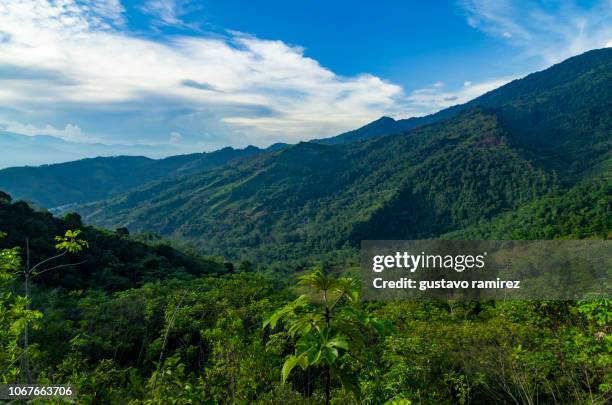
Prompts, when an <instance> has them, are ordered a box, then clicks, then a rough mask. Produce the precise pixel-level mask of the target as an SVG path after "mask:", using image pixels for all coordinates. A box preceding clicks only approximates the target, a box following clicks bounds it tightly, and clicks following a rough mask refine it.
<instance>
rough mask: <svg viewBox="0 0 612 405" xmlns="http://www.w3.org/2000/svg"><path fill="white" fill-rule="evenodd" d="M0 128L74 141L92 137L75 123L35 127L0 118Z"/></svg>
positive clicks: (88, 139)
mask: <svg viewBox="0 0 612 405" xmlns="http://www.w3.org/2000/svg"><path fill="white" fill-rule="evenodd" d="M0 128H2V130H4V131H7V132H13V133H15V134H21V135H27V136H35V135H51V136H55V137H58V138H62V139H65V140H67V141H76V142H91V141H94V139H92V138H90V137H88V136H87V135H86V134H84V133H83V131H82V130H81V128H79V127H78V126H77V125H73V124H66V126H65V127H64V128H63V129H62V128H55V127H54V126H53V125H49V124H47V125H45V126H44V127H40V128H39V127H37V126H35V125H32V124H24V123H21V122H17V121H12V120H4V119H0Z"/></svg>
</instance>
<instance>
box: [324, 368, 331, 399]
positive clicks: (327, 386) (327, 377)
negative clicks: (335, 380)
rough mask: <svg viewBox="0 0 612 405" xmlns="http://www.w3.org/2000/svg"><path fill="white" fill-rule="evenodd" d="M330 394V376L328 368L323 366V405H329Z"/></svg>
mask: <svg viewBox="0 0 612 405" xmlns="http://www.w3.org/2000/svg"><path fill="white" fill-rule="evenodd" d="M330 394H331V374H330V371H329V366H325V405H329V399H330V396H331V395H330Z"/></svg>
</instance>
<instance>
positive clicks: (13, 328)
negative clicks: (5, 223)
mask: <svg viewBox="0 0 612 405" xmlns="http://www.w3.org/2000/svg"><path fill="white" fill-rule="evenodd" d="M5 235H6V234H4V233H2V232H0V238H3V237H4V236H5ZM20 266H21V259H20V257H19V249H18V248H13V249H2V250H0V291H1V292H0V382H2V383H5V384H6V383H10V382H13V383H14V382H17V381H18V379H19V376H20V374H21V369H20V368H19V360H20V359H22V358H23V357H24V356H25V355H26V354H27V353H26V351H25V350H24V349H23V348H21V347H20V345H19V341H20V339H21V336H22V334H23V333H24V331H25V329H26V326H27V325H28V324H30V323H32V322H34V321H35V320H37V319H39V318H40V317H41V316H42V314H41V313H40V312H38V311H32V310H29V309H28V307H27V299H26V298H25V297H23V296H19V295H14V294H12V293H11V292H9V291H8V286H9V284H10V283H11V282H12V281H13V280H14V278H15V275H16V274H17V272H18V271H19V268H20Z"/></svg>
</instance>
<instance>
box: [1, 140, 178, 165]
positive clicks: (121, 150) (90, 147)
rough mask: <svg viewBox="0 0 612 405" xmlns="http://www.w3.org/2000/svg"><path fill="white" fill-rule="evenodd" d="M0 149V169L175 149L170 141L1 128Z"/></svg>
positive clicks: (164, 153) (156, 153)
mask: <svg viewBox="0 0 612 405" xmlns="http://www.w3.org/2000/svg"><path fill="white" fill-rule="evenodd" d="M0 151H2V154H1V155H0V169H4V168H7V167H17V166H38V165H43V164H53V163H60V162H69V161H73V160H77V159H83V158H87V157H92V156H118V155H129V156H138V155H146V156H151V157H163V156H168V155H172V154H176V153H177V152H176V151H175V149H174V148H173V147H172V146H171V145H165V146H151V145H138V144H135V145H122V144H102V143H89V142H87V143H85V142H74V141H67V140H65V139H62V138H58V137H55V136H49V135H34V136H28V135H21V134H16V133H12V132H8V131H0Z"/></svg>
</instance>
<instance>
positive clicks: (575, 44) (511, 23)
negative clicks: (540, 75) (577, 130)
mask: <svg viewBox="0 0 612 405" xmlns="http://www.w3.org/2000/svg"><path fill="white" fill-rule="evenodd" d="M459 5H460V6H461V7H462V9H463V10H464V11H465V13H466V17H467V21H468V24H470V25H471V26H473V27H474V28H477V29H480V30H482V31H484V32H486V33H487V34H490V35H493V36H496V37H499V38H501V39H503V40H505V41H508V42H509V43H510V44H512V45H515V46H517V47H519V48H521V49H522V50H523V51H524V52H525V54H526V55H527V56H532V57H540V58H542V62H543V65H550V64H552V63H556V62H559V61H561V60H563V59H566V58H568V57H570V56H574V55H577V54H580V53H582V52H585V51H587V50H590V49H594V48H602V47H606V46H610V45H612V1H610V0H603V1H596V2H590V3H589V5H584V6H581V5H578V4H577V3H575V2H573V1H567V0H552V1H544V2H542V1H513V0H496V1H490V0H460V1H459Z"/></svg>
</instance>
